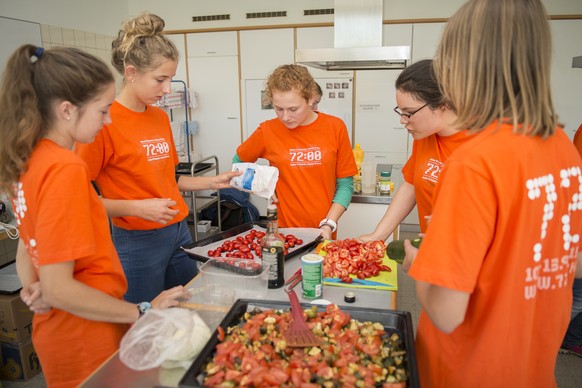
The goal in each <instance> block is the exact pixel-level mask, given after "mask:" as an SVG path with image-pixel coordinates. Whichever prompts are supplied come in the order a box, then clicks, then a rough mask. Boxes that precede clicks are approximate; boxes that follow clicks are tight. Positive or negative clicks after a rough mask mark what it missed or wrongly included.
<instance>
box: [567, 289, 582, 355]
mask: <svg viewBox="0 0 582 388" xmlns="http://www.w3.org/2000/svg"><path fill="white" fill-rule="evenodd" d="M572 293H573V294H574V298H573V301H572V320H571V321H570V325H568V331H566V336H565V337H564V341H563V342H562V345H571V346H581V345H582V278H580V279H576V280H575V281H574V286H573V287H572Z"/></svg>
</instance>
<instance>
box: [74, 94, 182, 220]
mask: <svg viewBox="0 0 582 388" xmlns="http://www.w3.org/2000/svg"><path fill="white" fill-rule="evenodd" d="M110 113H111V120H112V123H111V124H110V125H106V126H104V127H103V130H102V131H101V132H100V133H99V134H98V135H97V137H96V138H95V141H93V143H91V144H76V146H75V149H76V152H77V153H78V154H79V155H80V156H81V157H82V158H83V159H84V160H85V161H86V162H87V165H88V166H89V171H90V173H91V175H90V176H91V179H92V180H94V181H95V182H96V183H97V186H98V187H99V190H100V191H101V194H102V195H103V197H104V198H108V199H146V198H171V199H173V200H174V201H176V203H177V205H176V206H175V208H176V209H179V210H180V212H179V213H178V214H177V215H176V216H175V217H174V219H173V220H172V221H170V222H168V225H171V224H174V223H176V222H180V221H182V220H183V219H184V218H185V217H186V216H187V215H188V205H186V202H185V201H184V198H183V197H182V195H181V194H180V191H179V189H178V185H177V184H176V173H175V171H176V165H177V164H178V162H179V160H178V153H177V151H176V146H175V145H174V139H173V137H172V129H171V127H170V121H169V119H168V115H166V113H164V111H163V110H161V109H159V108H156V107H153V106H148V107H147V109H146V110H145V111H144V112H134V111H132V110H130V109H127V108H126V107H124V106H123V105H121V104H120V103H118V102H117V101H115V102H114V103H113V105H111V110H110ZM112 222H113V224H114V225H115V226H117V227H119V228H123V229H127V230H149V229H158V228H160V227H161V225H160V224H159V223H158V222H153V221H148V220H144V219H143V218H139V217H114V218H112Z"/></svg>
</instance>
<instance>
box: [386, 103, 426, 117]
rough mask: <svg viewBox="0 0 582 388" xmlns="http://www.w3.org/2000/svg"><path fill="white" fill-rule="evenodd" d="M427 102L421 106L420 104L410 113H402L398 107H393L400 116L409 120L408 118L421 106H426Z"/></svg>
mask: <svg viewBox="0 0 582 388" xmlns="http://www.w3.org/2000/svg"><path fill="white" fill-rule="evenodd" d="M427 105H428V103H426V104H424V105H423V106H421V107H420V108H418V109H417V110H415V111H414V112H411V113H402V112H401V111H400V109H398V107H397V106H395V107H394V112H396V113H397V114H398V115H399V116H400V117H402V118H404V119H406V120H408V121H410V118H411V117H412V115H414V114H416V113H418V112H419V111H420V110H421V109H422V108H424V107H425V106H427Z"/></svg>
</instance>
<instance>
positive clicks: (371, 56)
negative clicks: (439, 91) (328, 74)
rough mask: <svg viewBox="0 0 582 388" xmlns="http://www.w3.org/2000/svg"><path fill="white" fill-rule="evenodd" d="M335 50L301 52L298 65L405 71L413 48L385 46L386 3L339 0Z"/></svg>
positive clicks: (296, 52)
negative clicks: (383, 39)
mask: <svg viewBox="0 0 582 388" xmlns="http://www.w3.org/2000/svg"><path fill="white" fill-rule="evenodd" d="M334 4H335V9H334V48H322V49H297V50H296V51H295V59H296V61H297V63H298V64H302V65H305V66H311V67H315V68H318V69H324V70H378V69H403V68H404V67H406V65H407V63H408V61H409V60H410V46H382V15H383V9H382V8H383V1H382V0H335V2H334Z"/></svg>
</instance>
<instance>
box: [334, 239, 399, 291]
mask: <svg viewBox="0 0 582 388" xmlns="http://www.w3.org/2000/svg"><path fill="white" fill-rule="evenodd" d="M322 249H323V250H324V251H325V257H324V259H323V276H324V277H327V278H339V279H341V281H342V282H344V283H351V282H352V278H351V277H350V275H355V276H356V277H357V278H358V279H367V278H370V277H373V276H377V275H378V274H379V273H380V271H388V272H390V271H392V269H391V268H390V267H388V266H387V265H384V264H382V261H383V260H384V255H385V253H386V244H384V241H367V242H364V243H363V242H361V241H358V240H356V239H353V238H351V239H346V240H336V241H330V242H329V243H328V244H327V245H325V246H324V247H323V248H322Z"/></svg>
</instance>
